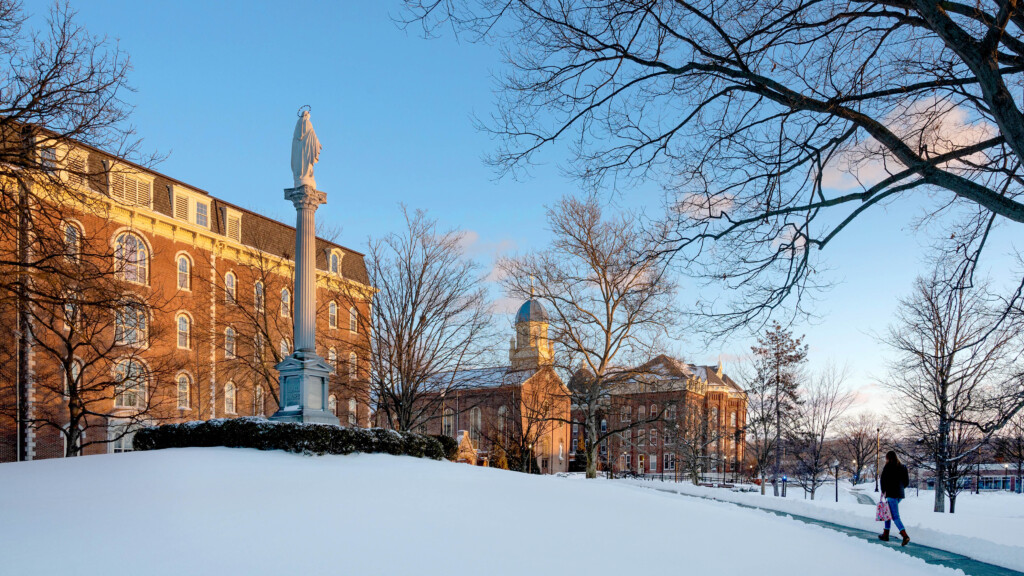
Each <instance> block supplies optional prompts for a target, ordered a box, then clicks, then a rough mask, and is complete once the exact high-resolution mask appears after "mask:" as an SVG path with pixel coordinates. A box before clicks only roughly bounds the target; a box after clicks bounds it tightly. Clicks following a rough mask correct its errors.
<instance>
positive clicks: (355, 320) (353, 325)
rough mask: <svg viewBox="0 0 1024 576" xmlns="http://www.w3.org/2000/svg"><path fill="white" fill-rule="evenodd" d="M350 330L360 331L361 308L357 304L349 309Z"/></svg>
mask: <svg viewBox="0 0 1024 576" xmlns="http://www.w3.org/2000/svg"><path fill="white" fill-rule="evenodd" d="M348 331H349V332H358V331H359V310H356V307H355V306H353V307H351V308H349V309H348Z"/></svg>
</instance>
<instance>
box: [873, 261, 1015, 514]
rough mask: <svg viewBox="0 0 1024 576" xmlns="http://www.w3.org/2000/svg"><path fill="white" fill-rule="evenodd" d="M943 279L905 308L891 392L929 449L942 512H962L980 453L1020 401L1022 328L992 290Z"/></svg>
mask: <svg viewBox="0 0 1024 576" xmlns="http://www.w3.org/2000/svg"><path fill="white" fill-rule="evenodd" d="M943 277H944V274H943V273H942V272H941V271H940V272H937V273H936V274H935V275H933V276H932V277H931V278H927V279H925V278H919V279H918V280H917V281H916V282H915V284H914V291H913V293H912V294H911V296H910V297H908V298H905V299H903V300H901V302H900V309H899V312H898V314H897V322H896V324H894V325H893V326H892V327H891V328H890V330H889V334H888V336H887V337H886V338H885V342H886V343H887V344H888V345H889V346H890V347H892V348H893V350H894V351H895V352H896V354H897V356H896V359H895V360H894V361H893V362H892V364H891V366H890V368H889V375H888V377H887V379H886V381H885V383H886V385H887V386H888V387H889V388H890V389H891V390H893V392H895V393H896V394H898V396H899V400H900V401H899V404H898V410H899V415H900V416H901V420H902V424H903V425H904V426H906V427H907V428H909V429H910V430H911V431H912V433H913V434H914V435H915V436H917V437H918V438H919V439H920V442H921V443H922V444H923V445H924V446H925V448H926V452H927V454H928V459H927V460H926V461H924V462H918V463H917V464H918V466H925V467H928V468H931V469H932V470H933V471H934V473H935V511H936V512H944V511H945V505H944V500H943V497H944V496H948V497H949V507H950V513H953V512H954V511H955V506H956V492H957V491H958V490H959V488H960V482H959V479H960V478H961V477H962V476H964V474H965V473H967V471H966V467H967V466H968V465H969V462H970V460H971V459H972V458H973V457H974V455H975V454H976V452H977V450H978V449H979V448H980V447H981V446H982V445H983V444H984V443H985V442H987V441H988V439H989V438H990V437H991V436H992V434H993V433H995V431H997V430H998V429H999V428H1000V427H1001V426H1002V425H1004V424H1005V423H1006V422H1007V421H1008V420H1009V418H1010V417H1012V416H1013V414H1014V412H1013V411H1009V412H1008V411H1007V407H1008V404H1009V403H1008V402H1006V398H1008V397H1013V396H1014V395H1015V394H1018V393H1019V392H1018V391H1019V389H1020V386H1021V385H1020V382H1021V380H1020V372H1019V367H1018V366H1017V365H1016V361H1017V360H1018V357H1019V354H1020V350H1021V325H1020V323H1019V322H1011V321H1001V318H1002V314H1001V306H1000V303H999V302H998V301H996V300H995V299H993V298H992V297H991V296H990V293H989V291H988V288H987V286H986V285H985V284H981V285H979V286H978V287H976V288H973V289H969V288H964V287H962V286H959V285H949V284H947V283H946V282H944V281H943V280H942V278H943Z"/></svg>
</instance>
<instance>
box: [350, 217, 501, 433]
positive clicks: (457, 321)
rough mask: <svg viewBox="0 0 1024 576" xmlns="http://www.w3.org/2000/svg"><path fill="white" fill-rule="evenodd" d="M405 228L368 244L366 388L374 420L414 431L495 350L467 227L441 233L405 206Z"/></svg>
mask: <svg viewBox="0 0 1024 576" xmlns="http://www.w3.org/2000/svg"><path fill="white" fill-rule="evenodd" d="M402 211H403V214H404V215H405V223H406V229H405V230H404V231H402V232H400V233H391V234H388V235H386V236H384V237H383V238H380V239H377V240H373V241H371V242H370V247H369V253H368V254H367V268H368V272H369V276H370V284H371V285H372V286H374V287H376V289H377V290H378V292H377V293H376V294H375V296H374V305H373V308H372V310H371V313H370V317H369V318H365V319H360V322H362V323H363V325H362V326H361V328H360V329H361V330H362V331H363V332H364V333H368V334H369V335H370V336H369V350H366V351H365V355H366V356H368V357H369V358H370V394H371V397H372V402H373V403H374V405H375V408H376V411H377V419H378V423H379V424H381V425H386V426H388V427H390V428H393V429H395V430H414V429H415V428H417V427H419V426H423V425H425V424H426V423H427V422H428V421H431V420H434V419H437V418H441V417H442V410H441V406H442V405H443V404H444V402H445V399H446V397H448V396H450V395H452V394H453V393H454V392H455V391H456V390H458V389H460V388H471V387H473V386H474V385H475V384H477V383H478V382H476V381H474V380H473V378H472V375H473V374H475V373H474V372H473V371H467V370H466V369H467V368H474V367H477V365H478V364H480V363H481V362H482V361H484V360H485V359H488V358H489V354H490V353H491V351H492V350H493V349H494V347H493V344H494V341H493V340H494V339H493V334H492V330H491V316H490V310H489V306H488V302H487V297H486V293H485V290H484V287H483V277H482V274H481V273H480V267H479V265H478V264H477V263H476V262H474V261H472V260H471V259H469V258H468V257H467V256H466V251H465V245H464V242H463V240H464V236H465V235H464V233H462V232H460V231H456V230H452V231H441V230H439V229H438V225H437V222H436V221H435V220H432V219H430V218H428V217H427V215H426V213H425V212H422V211H416V212H412V213H410V212H409V211H408V210H406V209H405V208H404V207H403V208H402Z"/></svg>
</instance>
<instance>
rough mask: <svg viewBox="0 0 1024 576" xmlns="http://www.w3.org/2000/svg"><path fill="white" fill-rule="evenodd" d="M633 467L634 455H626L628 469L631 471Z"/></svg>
mask: <svg viewBox="0 0 1024 576" xmlns="http://www.w3.org/2000/svg"><path fill="white" fill-rule="evenodd" d="M632 466H633V455H632V454H626V469H627V470H629V469H630V468H631V467H632Z"/></svg>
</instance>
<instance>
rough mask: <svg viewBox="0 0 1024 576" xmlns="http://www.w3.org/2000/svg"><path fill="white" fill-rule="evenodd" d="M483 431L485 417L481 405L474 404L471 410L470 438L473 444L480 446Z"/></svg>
mask: <svg viewBox="0 0 1024 576" xmlns="http://www.w3.org/2000/svg"><path fill="white" fill-rule="evenodd" d="M482 431H483V418H482V414H481V411H480V407H479V406H474V407H473V408H472V409H471V410H470V411H469V439H470V440H472V441H473V446H474V447H477V448H479V446H480V433H481V432H482Z"/></svg>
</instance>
